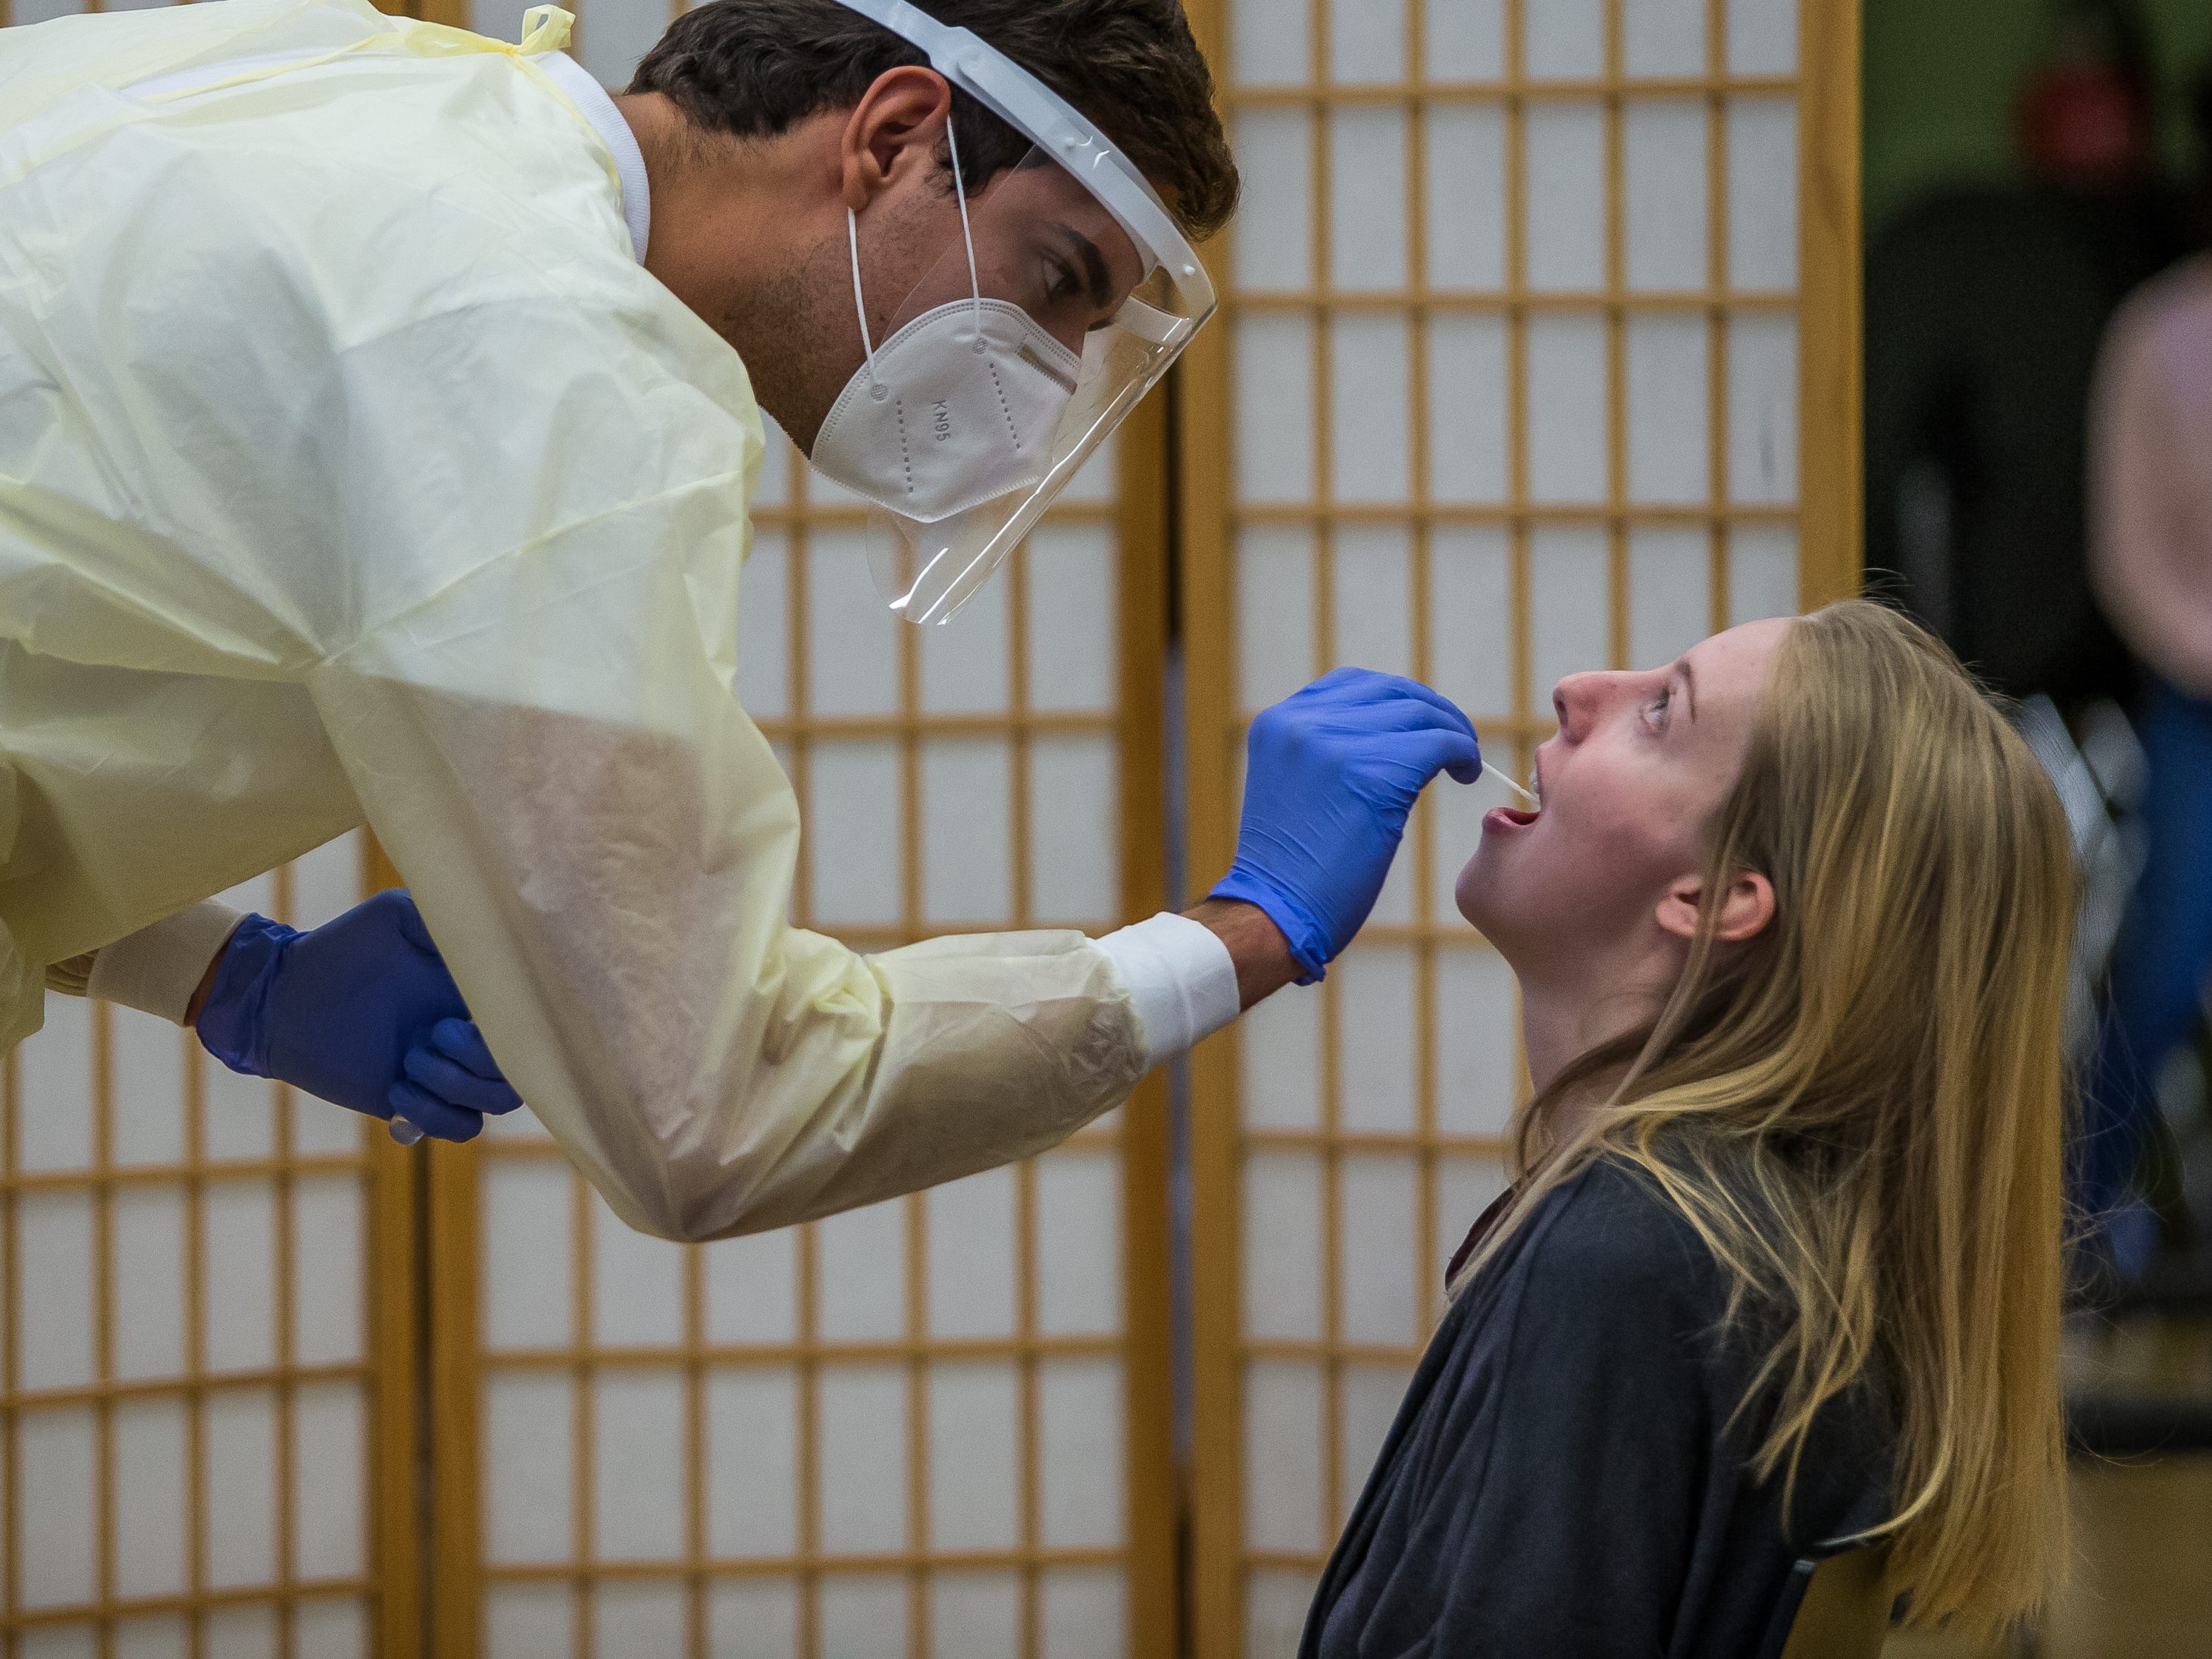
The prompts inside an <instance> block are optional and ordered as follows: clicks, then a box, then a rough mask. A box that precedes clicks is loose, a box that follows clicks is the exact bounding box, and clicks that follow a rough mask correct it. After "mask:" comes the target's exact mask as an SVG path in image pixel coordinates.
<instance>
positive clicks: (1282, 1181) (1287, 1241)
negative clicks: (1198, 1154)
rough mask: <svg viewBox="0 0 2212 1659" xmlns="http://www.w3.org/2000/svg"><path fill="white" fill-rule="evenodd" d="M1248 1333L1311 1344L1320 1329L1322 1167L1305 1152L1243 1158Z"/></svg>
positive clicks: (1250, 1155) (1246, 1317)
mask: <svg viewBox="0 0 2212 1659" xmlns="http://www.w3.org/2000/svg"><path fill="white" fill-rule="evenodd" d="M1243 1221H1244V1330H1245V1334H1247V1335H1249V1336H1253V1337H1257V1338H1261V1339H1262V1340H1265V1339H1267V1338H1270V1337H1280V1338H1285V1339H1288V1340H1293V1341H1313V1340H1318V1339H1319V1338H1320V1336H1321V1334H1322V1329H1321V1274H1322V1236H1321V1164H1320V1161H1319V1160H1318V1159H1317V1158H1315V1157H1313V1156H1312V1155H1311V1154H1310V1153H1307V1152H1253V1153H1250V1154H1249V1155H1248V1156H1247V1157H1246V1158H1245V1162H1244V1216H1243Z"/></svg>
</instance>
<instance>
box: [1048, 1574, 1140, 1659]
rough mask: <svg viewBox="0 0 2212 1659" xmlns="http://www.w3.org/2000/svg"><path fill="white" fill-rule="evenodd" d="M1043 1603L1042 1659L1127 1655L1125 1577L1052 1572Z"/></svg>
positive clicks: (1115, 1658) (1108, 1658)
mask: <svg viewBox="0 0 2212 1659" xmlns="http://www.w3.org/2000/svg"><path fill="white" fill-rule="evenodd" d="M1040 1600H1041V1601H1042V1607H1040V1608H1039V1613H1040V1622H1041V1623H1042V1625H1043V1626H1044V1630H1043V1635H1044V1642H1043V1648H1044V1656H1043V1659H1121V1655H1123V1654H1125V1653H1127V1651H1128V1650H1129V1648H1128V1639H1129V1638H1128V1628H1127V1610H1128V1602H1129V1590H1128V1585H1127V1583H1126V1582H1125V1577H1124V1575H1123V1574H1121V1573H1119V1572H1114V1571H1060V1572H1048V1573H1047V1574H1045V1576H1044V1583H1043V1584H1042V1587H1041V1595H1040Z"/></svg>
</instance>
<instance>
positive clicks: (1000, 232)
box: [811, 0, 1214, 623]
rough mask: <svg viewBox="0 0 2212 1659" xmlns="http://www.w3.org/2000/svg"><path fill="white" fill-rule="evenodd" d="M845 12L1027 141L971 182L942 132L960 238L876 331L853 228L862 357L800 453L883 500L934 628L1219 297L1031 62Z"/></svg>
mask: <svg viewBox="0 0 2212 1659" xmlns="http://www.w3.org/2000/svg"><path fill="white" fill-rule="evenodd" d="M843 3H844V4H846V5H847V6H848V7H850V8H851V9H853V10H854V11H858V12H860V13H861V14H862V15H865V16H867V17H869V18H871V19H872V20H873V21H876V22H878V23H881V24H882V25H884V27H887V28H890V30H892V31H893V32H894V33H897V34H899V35H901V36H902V37H904V38H905V39H907V40H911V41H913V42H914V43H915V45H916V46H920V47H921V48H922V50H924V51H925V52H928V53H929V55H930V60H931V64H932V66H933V68H935V69H936V70H938V72H939V74H941V75H943V76H945V78H946V79H947V80H948V81H951V82H952V83H953V84H954V85H955V86H957V87H958V88H960V89H961V90H963V91H964V92H967V93H969V94H970V95H972V96H974V97H975V98H976V99H978V100H980V101H981V102H982V103H983V104H984V105H985V106H987V107H988V108H989V109H991V110H992V111H993V112H994V113H995V114H997V115H999V116H1000V118H1002V119H1004V120H1006V121H1007V122H1008V123H1009V124H1010V125H1012V126H1013V127H1014V128H1015V129H1016V130H1017V131H1020V132H1022V133H1023V134H1024V135H1025V136H1026V137H1029V138H1030V139H1031V140H1032V141H1033V143H1035V145H1036V148H1035V149H1032V150H1031V151H1030V154H1029V155H1027V156H1026V157H1025V158H1024V160H1023V161H1021V162H1020V163H1019V164H1018V165H1017V166H1016V167H1012V168H1010V169H1008V170H1006V171H1005V172H1002V173H998V174H997V175H996V176H995V177H994V178H992V179H989V180H987V181H985V182H984V184H983V187H982V188H981V189H980V190H971V189H970V188H969V183H970V181H969V179H967V178H966V177H965V176H964V174H963V173H961V172H960V171H959V167H960V162H959V157H960V135H959V132H958V131H957V126H956V127H955V128H954V129H952V130H951V132H950V137H951V149H952V154H953V157H954V179H953V193H954V195H955V197H956V199H957V205H958V207H959V209H960V228H959V230H958V231H957V233H956V234H954V235H953V236H952V238H951V240H950V242H949V244H948V246H946V247H945V250H944V252H943V253H942V254H941V255H940V256H939V257H938V258H936V259H935V261H934V263H933V264H932V265H931V266H930V267H929V268H928V269H927V271H926V272H925V274H924V275H923V276H922V278H921V281H920V282H919V283H917V284H916V285H915V289H914V290H913V292H912V293H911V294H909V295H907V296H906V298H905V299H904V301H902V303H901V304H900V306H899V307H898V308H897V310H896V312H895V313H893V314H892V316H891V319H890V323H889V325H888V326H886V327H884V328H883V329H882V330H880V331H878V330H877V329H875V328H872V326H871V325H870V324H869V321H868V319H869V315H870V307H869V304H868V300H869V296H868V295H866V292H865V290H864V288H863V283H862V276H861V271H862V261H861V258H860V249H861V246H862V244H863V242H864V240H866V237H867V235H868V234H869V228H868V226H867V223H866V217H865V216H860V217H858V218H855V219H853V220H850V221H848V223H849V224H850V225H851V235H852V239H853V242H852V253H853V273H854V303H855V306H856V307H857V309H858V311H859V313H860V325H861V331H862V335H863V340H864V344H865V346H866V362H864V363H863V364H862V365H861V368H860V371H859V372H858V373H857V374H854V377H853V379H852V380H851V381H850V383H848V385H847V386H846V387H845V390H844V392H843V393H842V395H841V396H840V397H839V398H838V400H837V402H836V404H835V406H833V408H832V409H831V410H830V412H829V416H828V418H827V419H825V420H824V421H823V425H822V428H821V431H820V433H819V434H818V435H817V437H816V440H815V443H814V448H813V452H812V454H811V459H812V461H813V463H814V465H815V466H816V467H817V469H818V470H819V471H822V472H823V473H824V474H826V475H827V476H828V477H831V478H834V479H836V481H837V482H838V483H842V484H843V485H844V486H845V487H846V488H848V489H851V490H854V492H855V493H857V494H859V495H861V496H863V497H865V498H866V500H867V501H870V502H871V503H872V505H873V507H874V508H875V509H876V510H875V511H874V512H873V513H872V514H871V521H870V526H869V532H868V544H869V562H870V565H871V568H872V571H873V573H874V574H875V577H876V581H877V585H878V587H879V588H880V589H881V590H882V591H883V592H884V598H885V599H886V600H887V601H888V602H889V604H890V607H891V609H892V610H893V611H895V612H896V613H897V614H898V615H899V616H901V617H905V618H906V620H908V622H912V623H943V622H946V621H949V620H950V619H951V617H953V615H955V614H956V613H957V611H959V610H960V608H961V606H963V605H965V604H966V603H967V602H968V600H969V599H971V598H972V597H973V596H974V595H975V592H976V591H977V590H978V589H979V588H981V586H983V584H984V583H985V582H987V581H988V580H990V578H991V576H992V575H993V574H994V573H995V572H996V571H997V570H998V568H999V567H1000V565H1001V564H1003V563H1004V562H1006V557H1007V556H1008V555H1009V554H1011V553H1012V551H1013V550H1014V548H1015V547H1016V546H1018V544H1020V542H1021V540H1022V538H1024V536H1026V535H1027V534H1028V533H1029V532H1030V530H1031V529H1032V528H1034V527H1035V526H1036V522H1037V520H1039V519H1041V518H1042V516H1043V514H1044V512H1045V510H1046V508H1048V507H1050V506H1051V504H1052V502H1053V501H1054V499H1055V498H1057V497H1058V495H1060V492H1061V491H1062V490H1063V489H1066V487H1067V485H1068V484H1069V483H1071V482H1072V481H1073V479H1074V477H1075V476H1076V474H1077V473H1078V472H1079V471H1081V470H1082V467H1083V465H1084V463H1085V462H1086V461H1087V460H1089V459H1090V458H1091V456H1092V455H1093V454H1094V453H1097V450H1098V448H1099V447H1100V446H1101V445H1102V444H1103V443H1104V442H1105V441H1106V440H1107V439H1108V438H1109V437H1110V436H1111V435H1113V432H1114V430H1115V428H1116V427H1118V426H1120V425H1121V422H1122V421H1123V420H1125V419H1127V416H1128V414H1129V412H1130V410H1133V409H1134V408H1135V407H1136V405H1137V404H1139V402H1140V401H1141V400H1142V399H1143V398H1144V396H1145V394H1146V392H1150V391H1151V390H1152V388H1153V387H1154V386H1157V385H1158V383H1159V381H1160V380H1161V378H1162V377H1163V376H1164V375H1165V374H1166V373H1167V371H1168V368H1169V367H1170V365H1171V364H1173V362H1175V360H1176V357H1177V356H1180V355H1181V354H1182V349H1183V347H1184V346H1186V345H1187V344H1188V343H1189V342H1190V339H1191V337H1192V336H1193V335H1194V334H1195V333H1196V332H1197V331H1198V329H1199V327H1200V325H1202V324H1203V323H1204V322H1205V321H1206V319H1207V318H1208V317H1209V316H1211V315H1212V312H1213V308H1214V296H1213V289H1212V283H1209V282H1208V281H1207V279H1206V272H1205V270H1203V269H1202V268H1201V267H1200V264H1199V263H1198V258H1197V256H1196V255H1195V254H1194V253H1193V252H1191V249H1190V246H1189V244H1188V241H1186V240H1184V238H1183V237H1182V234H1181V233H1180V232H1179V231H1178V230H1177V229H1176V226H1175V222H1174V221H1173V219H1172V218H1171V217H1170V216H1169V215H1168V213H1167V211H1166V210H1165V209H1164V208H1163V207H1162V206H1161V205H1160V204H1159V202H1158V199H1157V198H1156V197H1154V196H1153V195H1152V191H1150V190H1149V189H1148V188H1147V187H1146V185H1145V183H1144V181H1143V179H1142V178H1141V176H1140V175H1139V173H1137V171H1136V170H1135V168H1134V167H1132V166H1131V165H1130V164H1129V162H1128V161H1127V160H1126V159H1125V158H1124V157H1122V156H1121V154H1120V153H1119V152H1118V151H1116V150H1115V149H1114V148H1113V146H1112V145H1111V144H1109V143H1108V142H1107V141H1106V140H1105V139H1104V137H1102V136H1101V135H1099V134H1098V133H1097V131H1096V129H1094V128H1093V127H1092V126H1091V124H1090V123H1089V122H1088V121H1086V120H1085V118H1083V117H1082V116H1081V115H1079V114H1078V113H1077V112H1075V111H1074V110H1073V108H1072V107H1071V106H1069V105H1067V104H1066V102H1065V101H1064V100H1061V99H1060V98H1059V97H1058V96H1057V95H1056V94H1054V93H1052V92H1051V91H1050V90H1049V89H1048V88H1046V87H1044V86H1043V85H1042V83H1041V82H1037V81H1036V79H1035V78H1034V77H1033V76H1030V74H1029V73H1028V72H1027V71H1026V70H1023V69H1021V68H1020V67H1019V66H1018V65H1017V64H1014V63H1012V61H1011V60H1009V59H1007V58H1005V57H1003V56H1001V55H1000V53H999V52H995V51H994V50H993V49H992V48H991V47H989V46H985V45H984V44H983V43H982V42H981V41H980V40H977V39H976V38H975V36H974V35H973V34H971V33H969V32H968V31H967V30H965V29H948V28H946V27H944V26H943V25H941V24H939V23H938V22H937V21H935V20H934V19H932V18H930V17H928V16H927V15H924V14H922V13H921V12H919V11H916V10H915V9H914V8H913V7H912V6H910V5H908V4H906V3H904V0H843ZM877 298H878V301H880V296H877Z"/></svg>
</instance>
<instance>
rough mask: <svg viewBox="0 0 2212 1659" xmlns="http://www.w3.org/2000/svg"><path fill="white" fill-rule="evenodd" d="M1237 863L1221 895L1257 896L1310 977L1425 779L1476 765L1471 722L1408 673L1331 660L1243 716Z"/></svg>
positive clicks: (1468, 779) (1254, 900) (1463, 777)
mask: <svg viewBox="0 0 2212 1659" xmlns="http://www.w3.org/2000/svg"><path fill="white" fill-rule="evenodd" d="M1245 754H1246V766H1245V775H1244V817H1243V823H1242V824H1241V825H1240V827H1239V829H1238V831H1237V861H1236V863H1235V864H1234V865H1232V866H1231V867H1230V871H1229V873H1228V875H1227V876H1225V877H1224V878H1222V881H1221V883H1220V884H1219V885H1218V886H1217V887H1216V888H1214V890H1213V892H1212V896H1213V897H1215V898H1218V899H1241V900H1243V902H1246V903H1248V904H1256V905H1258V906H1259V907H1260V908H1261V909H1262V910H1264V911H1266V912H1267V916H1268V919H1269V920H1270V921H1273V923H1274V924H1275V926H1276V927H1279V928H1281V929H1282V930H1283V937H1284V938H1285V939H1288V940H1289V941H1290V945H1291V955H1292V956H1293V957H1296V958H1297V963H1298V966H1299V968H1300V969H1303V970H1304V975H1303V977H1302V978H1301V979H1300V980H1299V981H1298V982H1299V983H1300V984H1302V985H1310V984H1312V983H1313V982H1314V981H1316V980H1317V979H1319V978H1320V977H1321V976H1322V970H1323V969H1326V968H1327V967H1328V964H1329V963H1331V962H1332V961H1334V959H1335V957H1336V956H1337V953H1338V952H1340V951H1342V950H1343V949H1344V947H1345V946H1346V945H1349V944H1350V943H1351V942H1352V935H1353V934H1355V933H1358V931H1359V927H1360V924H1361V923H1363V922H1364V921H1366V920H1367V913H1368V912H1369V911H1370V910H1371V909H1373V908H1375V900H1376V895H1378V894H1379V893H1381V892H1382V890H1383V878H1384V877H1385V876H1387V875H1389V873H1390V860H1391V859H1392V858H1393V857H1395V855H1396V854H1397V851H1398V842H1399V840H1400V838H1401V836H1403V835H1404V834H1405V831H1406V817H1407V814H1408V813H1409V812H1411V811H1413V802H1414V800H1415V799H1418V798H1419V795H1420V793H1421V791H1422V790H1423V789H1425V787H1428V782H1429V780H1430V779H1431V778H1433V777H1435V776H1436V775H1437V773H1438V772H1446V771H1448V772H1449V773H1450V774H1451V775H1452V776H1453V777H1455V778H1456V779H1458V780H1459V781H1460V782H1462V783H1473V782H1474V781H1475V779H1476V778H1477V777H1479V776H1480V775H1481V773H1482V751H1481V750H1480V748H1478V747H1477V745H1476V744H1475V740H1474V726H1472V725H1471V724H1470V723H1469V722H1468V718H1467V716H1466V715H1464V714H1461V713H1460V711H1459V710H1458V709H1457V708H1455V707H1454V706H1453V705H1452V702H1451V700H1450V699H1449V698H1448V697H1446V696H1443V694H1441V693H1440V692H1437V691H1432V690H1430V689H1429V688H1428V687H1427V686H1425V685H1422V684H1419V683H1418V682H1416V681H1413V680H1408V679H1401V678H1399V677H1398V676H1397V675H1395V674H1377V673H1374V672H1372V671H1369V670H1367V669H1364V668H1340V669H1338V670H1337V671H1335V672H1334V673H1333V674H1326V675H1323V676H1322V678H1320V679H1317V680H1316V681H1315V682H1314V683H1313V684H1311V685H1309V686H1307V687H1306V688H1305V689H1304V690H1303V691H1298V692H1296V693H1294V694H1292V695H1291V696H1289V697H1286V698H1285V699H1284V700H1283V701H1282V702H1279V703H1277V704H1276V705H1275V706H1274V707H1273V708H1270V709H1268V710H1267V711H1266V712H1265V713H1264V714H1261V716H1260V717H1259V719H1257V720H1254V721H1253V722H1252V732H1251V736H1250V738H1249V740H1248V741H1247V744H1246V748H1245Z"/></svg>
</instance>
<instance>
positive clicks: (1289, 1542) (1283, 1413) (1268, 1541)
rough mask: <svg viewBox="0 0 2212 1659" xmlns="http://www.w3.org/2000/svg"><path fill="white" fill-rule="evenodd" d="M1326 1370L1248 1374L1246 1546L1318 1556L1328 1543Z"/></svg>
mask: <svg viewBox="0 0 2212 1659" xmlns="http://www.w3.org/2000/svg"><path fill="white" fill-rule="evenodd" d="M1321 1415H1322V1389H1321V1369H1320V1367H1318V1366H1316V1365H1306V1364H1291V1363H1289V1362H1285V1361H1278V1360H1263V1361H1256V1362H1255V1363H1254V1364H1252V1365H1251V1367H1250V1368H1249V1370H1246V1372H1245V1374H1244V1546H1245V1547H1246V1548H1247V1549H1249V1550H1254V1551H1267V1550H1311V1549H1317V1548H1319V1547H1322V1545H1323V1544H1324V1543H1326V1542H1327V1540H1326V1539H1325V1538H1323V1537H1322V1482H1321V1455H1322V1451H1321V1449H1322V1421H1321Z"/></svg>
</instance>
